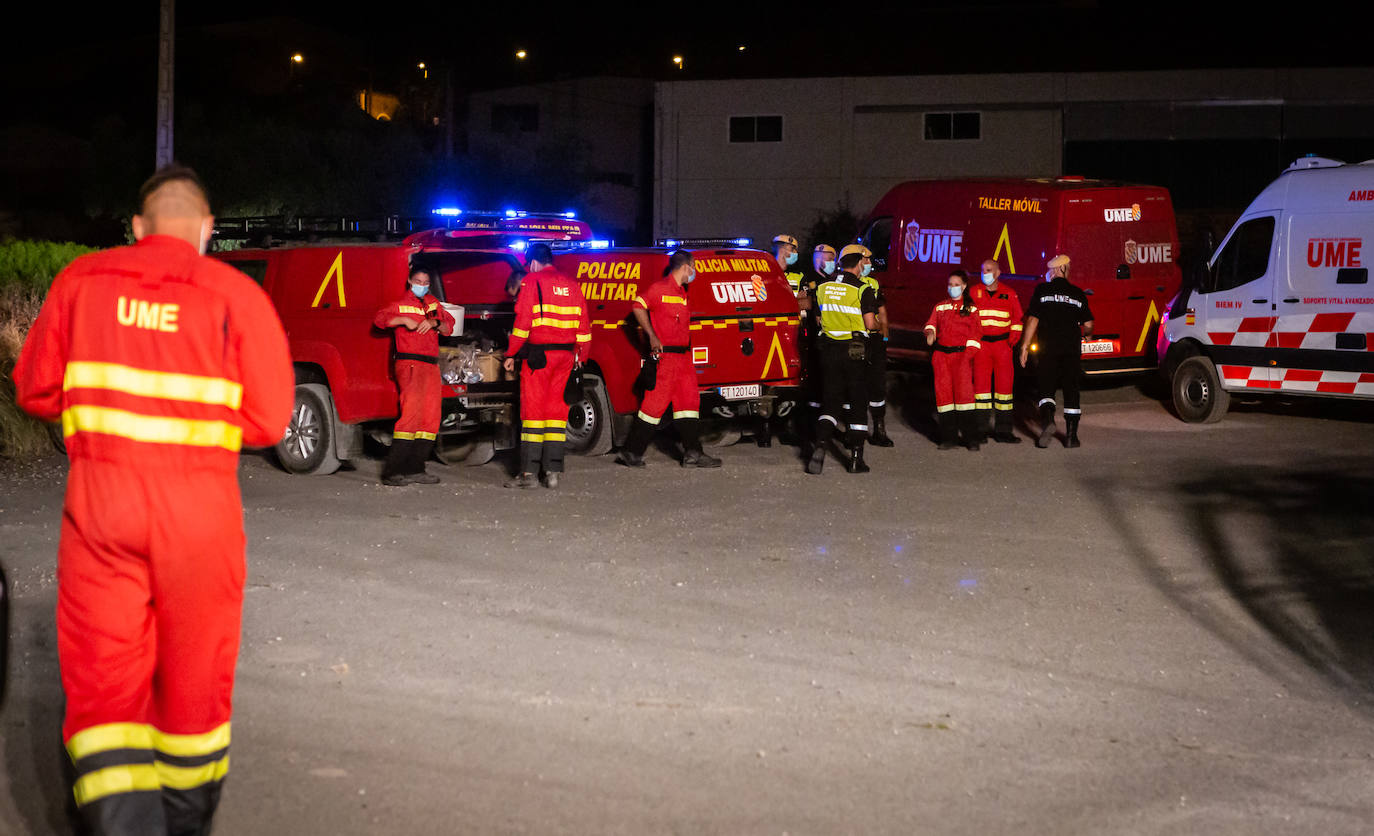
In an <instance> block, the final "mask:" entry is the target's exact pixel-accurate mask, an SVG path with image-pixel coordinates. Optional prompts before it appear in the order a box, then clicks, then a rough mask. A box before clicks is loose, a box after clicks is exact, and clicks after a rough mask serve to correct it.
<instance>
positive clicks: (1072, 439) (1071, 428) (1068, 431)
mask: <svg viewBox="0 0 1374 836" xmlns="http://www.w3.org/2000/svg"><path fill="white" fill-rule="evenodd" d="M1081 417H1082V416H1081V415H1065V416H1064V433H1065V435H1064V446H1065V447H1081V446H1083V445H1082V443H1081V442H1080V441H1079V440H1078V419H1079V418H1081Z"/></svg>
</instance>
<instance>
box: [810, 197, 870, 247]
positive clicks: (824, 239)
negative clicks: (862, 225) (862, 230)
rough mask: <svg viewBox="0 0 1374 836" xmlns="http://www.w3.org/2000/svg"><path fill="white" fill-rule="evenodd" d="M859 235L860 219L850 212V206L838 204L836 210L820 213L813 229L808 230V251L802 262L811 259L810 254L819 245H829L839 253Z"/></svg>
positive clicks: (813, 224)
mask: <svg viewBox="0 0 1374 836" xmlns="http://www.w3.org/2000/svg"><path fill="white" fill-rule="evenodd" d="M858 234H859V217H858V216H857V215H855V214H854V212H853V211H852V210H850V208H849V204H847V203H838V204H836V205H835V208H834V209H831V210H829V211H825V210H822V211H819V212H817V213H816V217H815V220H813V221H812V222H811V228H810V229H809V230H807V233H806V241H805V242H804V243H805V245H806V250H805V251H804V252H803V253H802V260H803V261H805V260H807V259H808V258H810V256H809V255H808V254H809V253H810V252H811V251H812V250H813V249H815V247H816V245H818V244H829V245H830V246H832V247H834V248H835V252H837V253H838V252H839V251H840V250H842V249H844V247H845V245H846V244H852V243H854V242H855V240H857V237H858Z"/></svg>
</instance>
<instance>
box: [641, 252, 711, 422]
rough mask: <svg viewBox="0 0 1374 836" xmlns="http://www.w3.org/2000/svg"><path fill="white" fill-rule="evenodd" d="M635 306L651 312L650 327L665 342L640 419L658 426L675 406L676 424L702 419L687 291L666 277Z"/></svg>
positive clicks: (646, 292) (645, 292)
mask: <svg viewBox="0 0 1374 836" xmlns="http://www.w3.org/2000/svg"><path fill="white" fill-rule="evenodd" d="M632 307H634V308H640V309H643V310H647V311H648V312H649V324H650V325H652V326H653V329H654V333H655V334H657V335H658V339H659V341H660V342H662V343H663V353H662V354H660V355H659V358H658V381H657V385H655V386H654V388H652V389H650V390H649V391H648V392H645V393H644V401H643V402H642V403H641V404H640V405H639V415H638V416H637V417H638V418H639V419H640V420H641V421H644V422H646V423H649V424H654V425H657V424H658V423H659V422H660V421H662V420H663V413H665V412H667V411H668V406H669V405H672V407H673V420H674V421H675V422H677V423H679V424H682V423H683V422H687V421H695V420H696V419H697V418H698V417H699V414H698V407H699V405H700V403H701V393H700V391H699V390H698V389H697V370H696V366H694V365H692V357H691V342H692V337H691V334H692V332H691V326H692V315H691V311H690V309H689V308H688V305H687V289H686V288H684V287H680V286H679V285H678V283H677V282H675V281H673V279H672V277H665V278H662V279H659V280H658V281H656V282H654V283H653V284H651V285H649V287H648V288H646V289H645V290H644V292H643V293H641V294H639V295H638V296H636V297H635V301H634V305H633V306H632ZM690 426H691V427H692V428H693V429H692V430H689V432H693V431H694V428H695V425H694V424H693V425H690Z"/></svg>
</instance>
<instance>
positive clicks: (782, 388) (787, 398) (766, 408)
mask: <svg viewBox="0 0 1374 836" xmlns="http://www.w3.org/2000/svg"><path fill="white" fill-rule="evenodd" d="M801 393H802V390H801V386H800V385H797V384H785V385H776V386H769V385H761V386H760V387H759V394H758V397H753V398H742V399H737V400H736V399H730V400H727V399H726V398H725V397H723V396H722V395H721V393H720V387H719V386H712V387H710V388H709V389H702V390H701V407H700V411H701V417H702V418H719V419H727V420H728V419H731V418H747V417H751V416H757V417H762V418H768V417H772V416H774V415H777V416H779V417H783V416H786V415H788V414H790V413H791V412H792V410H793V409H794V408H795V407H796V405H797V403H798V401H799V400H800V399H801Z"/></svg>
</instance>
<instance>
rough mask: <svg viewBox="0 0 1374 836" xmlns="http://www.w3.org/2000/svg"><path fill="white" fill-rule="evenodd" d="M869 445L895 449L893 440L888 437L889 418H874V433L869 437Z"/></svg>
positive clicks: (883, 416) (877, 416)
mask: <svg viewBox="0 0 1374 836" xmlns="http://www.w3.org/2000/svg"><path fill="white" fill-rule="evenodd" d="M868 443H869V444H872V445H873V446H874V447H893V446H895V445H894V443H893V441H892V439H890V438H888V437H887V416H886V415H874V416H873V432H872V433H870V434H869V436H868Z"/></svg>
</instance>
